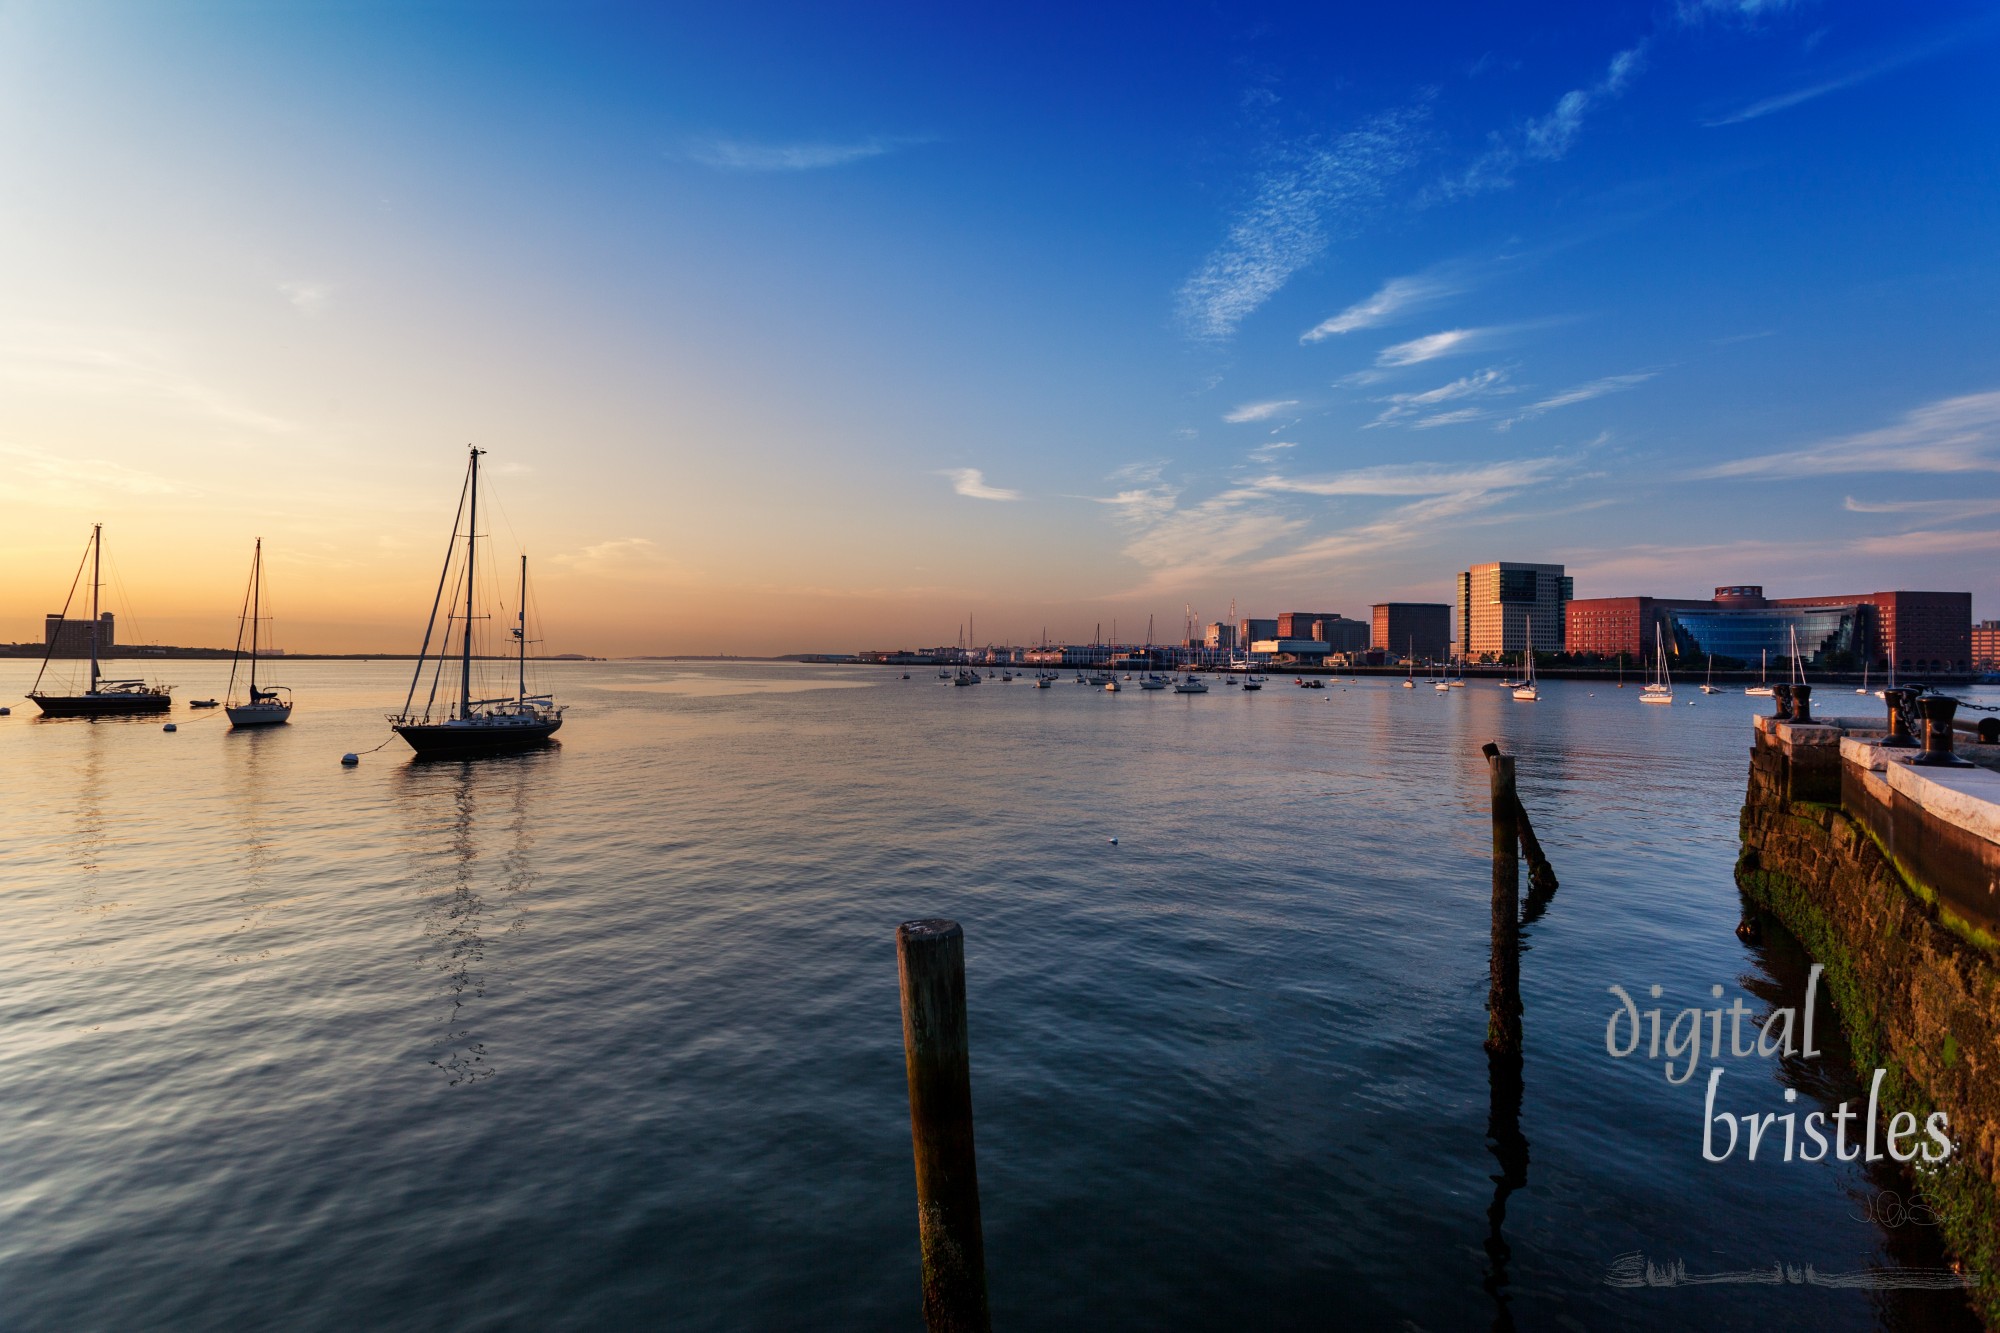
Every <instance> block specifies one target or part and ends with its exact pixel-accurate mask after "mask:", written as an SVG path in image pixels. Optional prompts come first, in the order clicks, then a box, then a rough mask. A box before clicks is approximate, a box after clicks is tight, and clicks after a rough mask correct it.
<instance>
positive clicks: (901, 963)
mask: <svg viewBox="0 0 2000 1333" xmlns="http://www.w3.org/2000/svg"><path fill="white" fill-rule="evenodd" d="M896 973H897V976H898V977H899V978H900V980H901V982H902V992H903V1067H904V1070H905V1072H906V1073H907V1074H908V1077H909V1082H910V1145H911V1149H912V1151H913V1152H914V1154H915V1156H916V1166H917V1232H918V1237H919V1240H920V1242H921V1244H922V1247H923V1265H924V1267H923V1283H924V1323H925V1325H926V1326H927V1327H928V1328H929V1329H930V1330H931V1333H988V1330H989V1329H990V1328H991V1327H992V1324H991V1320H990V1319H989V1317H988V1314H987V1310H986V1241H985V1237H984V1234H983V1233H982V1232H981V1230H980V1226H979V1172H978V1169H977V1164H976V1161H975V1158H974V1155H973V1147H972V1062H971V1042H970V1039H969V1038H968V1037H967V1034H966V1020H965V932H964V931H962V930H960V929H959V928H958V923H957V922H956V921H945V920H942V919H939V918H929V919H926V920H922V921H905V922H904V923H903V924H902V925H900V926H898V927H896Z"/></svg>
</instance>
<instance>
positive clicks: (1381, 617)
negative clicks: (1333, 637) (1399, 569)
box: [1368, 602, 1451, 660]
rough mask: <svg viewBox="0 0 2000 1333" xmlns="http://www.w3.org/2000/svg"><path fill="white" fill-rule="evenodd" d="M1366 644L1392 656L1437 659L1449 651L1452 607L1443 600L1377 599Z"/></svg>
mask: <svg viewBox="0 0 2000 1333" xmlns="http://www.w3.org/2000/svg"><path fill="white" fill-rule="evenodd" d="M1371 621H1372V623H1371V624H1370V625H1369V627H1368V646H1369V647H1371V648H1380V649H1381V650H1382V651H1383V652H1384V653H1386V654H1388V655H1389V656H1391V657H1406V656H1409V655H1411V654H1414V655H1415V656H1417V657H1419V658H1424V659H1429V660H1436V659H1438V658H1442V657H1444V656H1445V655H1446V654H1448V653H1449V652H1450V651H1451V607H1449V606H1447V605H1446V604H1445V603H1443V602H1377V603H1376V604H1375V606H1374V615H1373V617H1372V618H1371Z"/></svg>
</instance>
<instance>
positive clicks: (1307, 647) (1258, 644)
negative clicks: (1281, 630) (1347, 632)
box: [1250, 639, 1326, 664]
mask: <svg viewBox="0 0 2000 1333" xmlns="http://www.w3.org/2000/svg"><path fill="white" fill-rule="evenodd" d="M1250 655H1251V657H1252V658H1253V659H1254V658H1263V659H1267V660H1268V659H1273V658H1275V659H1280V660H1283V661H1289V662H1299V663H1306V664H1315V663H1319V662H1324V661H1325V660H1326V644H1325V643H1324V642H1323V641H1322V640H1319V639H1257V640H1255V641H1253V642H1252V643H1251V645H1250Z"/></svg>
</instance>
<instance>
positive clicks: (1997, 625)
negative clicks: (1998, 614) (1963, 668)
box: [1972, 620, 2000, 671]
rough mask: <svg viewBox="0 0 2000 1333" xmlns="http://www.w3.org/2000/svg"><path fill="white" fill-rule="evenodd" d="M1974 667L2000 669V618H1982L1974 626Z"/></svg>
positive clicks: (1976, 669)
mask: <svg viewBox="0 0 2000 1333" xmlns="http://www.w3.org/2000/svg"><path fill="white" fill-rule="evenodd" d="M1972 669H1973V670H1974V671H2000V620H1982V621H1980V622H1979V623H1978V624H1977V625H1974V626H1973V627H1972Z"/></svg>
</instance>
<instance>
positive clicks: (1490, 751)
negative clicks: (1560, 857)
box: [1479, 741, 1562, 898]
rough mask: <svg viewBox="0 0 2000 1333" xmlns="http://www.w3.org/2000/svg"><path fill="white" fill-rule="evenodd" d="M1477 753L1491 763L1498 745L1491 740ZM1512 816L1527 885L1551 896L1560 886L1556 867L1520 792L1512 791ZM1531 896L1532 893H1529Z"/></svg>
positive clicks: (1497, 752) (1545, 895)
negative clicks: (1525, 862)
mask: <svg viewBox="0 0 2000 1333" xmlns="http://www.w3.org/2000/svg"><path fill="white" fill-rule="evenodd" d="M1479 753H1481V754H1483V755H1485V756H1486V762H1487V763H1489V764H1490V763H1492V762H1493V760H1494V759H1495V758H1496V757H1498V755H1499V753H1500V747H1499V746H1497V745H1495V744H1494V743H1493V742H1492V741H1488V742H1486V744H1484V745H1482V746H1480V747H1479ZM1514 818H1515V819H1516V820H1518V821H1519V827H1520V831H1521V855H1523V856H1525V857H1527V858H1528V887H1529V888H1531V889H1533V890H1534V892H1535V893H1536V894H1539V895H1541V896H1542V897H1543V898H1548V897H1550V896H1552V895H1553V894H1554V893H1555V891H1556V890H1557V889H1559V888H1561V887H1562V885H1561V884H1560V883H1558V882H1557V880H1556V869H1555V867H1554V866H1552V865H1550V864H1549V858H1548V857H1547V856H1546V855H1544V854H1543V852H1542V840H1541V839H1540V838H1537V837H1536V836H1535V824H1534V821H1533V820H1531V819H1529V818H1528V807H1527V806H1525V805H1522V804H1521V793H1520V791H1519V790H1518V789H1517V790H1516V791H1515V792H1514ZM1531 896H1532V895H1531Z"/></svg>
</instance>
